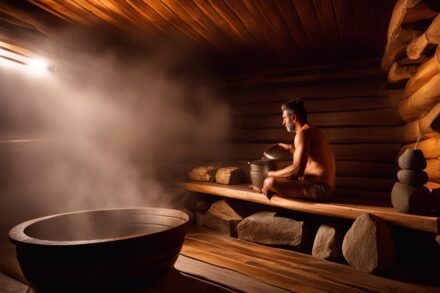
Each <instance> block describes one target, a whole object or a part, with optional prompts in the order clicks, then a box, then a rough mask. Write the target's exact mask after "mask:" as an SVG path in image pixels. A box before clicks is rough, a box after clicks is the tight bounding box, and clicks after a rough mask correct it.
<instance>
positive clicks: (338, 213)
mask: <svg viewBox="0 0 440 293" xmlns="http://www.w3.org/2000/svg"><path fill="white" fill-rule="evenodd" d="M178 186H179V187H181V188H183V189H185V190H187V191H192V192H198V193H205V194H212V195H219V196H224V197H228V198H235V199H240V200H245V201H251V202H256V203H260V204H264V205H270V206H274V207H280V208H284V209H289V210H294V211H299V212H304V213H310V214H317V215H323V216H330V217H337V218H345V219H356V218H357V217H359V216H360V215H362V214H365V213H369V214H373V215H376V216H378V217H380V218H382V219H384V220H386V221H388V222H390V223H393V224H396V225H399V226H403V227H407V228H411V229H415V230H421V231H426V232H430V233H434V234H439V231H440V217H431V216H421V215H413V214H403V213H399V212H397V211H396V210H395V209H394V208H393V207H391V206H384V205H382V206H380V205H372V204H364V203H362V204H359V203H356V204H355V203H346V202H331V203H317V202H310V201H305V200H300V199H291V198H284V197H281V196H276V195H275V196H273V197H272V198H271V199H270V200H269V199H267V198H266V197H265V196H264V195H263V194H259V193H256V192H253V191H251V190H249V189H248V187H247V185H221V184H218V183H208V182H191V181H190V182H181V183H178Z"/></svg>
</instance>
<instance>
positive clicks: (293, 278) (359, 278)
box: [181, 232, 435, 292]
mask: <svg viewBox="0 0 440 293" xmlns="http://www.w3.org/2000/svg"><path fill="white" fill-rule="evenodd" d="M181 254H183V255H185V256H187V257H190V258H194V259H197V260H200V261H203V262H206V263H209V264H212V265H216V266H219V267H223V268H225V269H228V270H231V271H235V272H239V273H241V274H245V275H248V276H252V277H253V278H255V279H258V280H259V281H260V282H263V283H266V284H269V285H272V286H276V287H279V288H283V289H286V290H289V291H294V292H398V291H399V292H400V291H402V292H431V291H432V290H435V288H431V287H427V286H415V285H412V284H409V283H403V282H399V281H394V280H389V279H385V278H383V277H379V276H375V275H370V274H367V273H362V272H358V271H356V270H355V269H353V268H352V267H350V266H347V265H342V264H337V263H332V262H328V261H324V260H320V259H317V258H314V257H312V256H310V255H306V254H301V253H298V252H294V251H289V250H285V249H279V248H274V247H268V246H263V245H259V244H255V243H251V242H247V241H242V240H238V239H235V238H231V237H227V236H221V235H215V234H207V233H204V232H193V233H188V234H187V236H186V240H185V242H184V245H183V248H182V252H181Z"/></svg>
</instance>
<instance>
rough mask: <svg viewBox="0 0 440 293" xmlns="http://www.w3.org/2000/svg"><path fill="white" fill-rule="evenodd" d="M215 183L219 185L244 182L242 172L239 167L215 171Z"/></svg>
mask: <svg viewBox="0 0 440 293" xmlns="http://www.w3.org/2000/svg"><path fill="white" fill-rule="evenodd" d="M215 181H216V182H217V183H220V184H240V183H242V182H243V181H244V172H243V170H242V169H241V168H239V167H222V168H220V169H218V170H217V173H216V174H215Z"/></svg>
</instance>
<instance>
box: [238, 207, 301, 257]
mask: <svg viewBox="0 0 440 293" xmlns="http://www.w3.org/2000/svg"><path fill="white" fill-rule="evenodd" d="M237 233H238V238H239V239H242V240H246V241H251V242H256V243H261V244H267V245H287V246H291V247H294V248H303V247H304V246H305V244H306V241H307V240H308V237H309V230H308V227H307V225H306V223H305V221H298V220H295V219H291V218H288V217H283V216H279V215H278V214H277V213H276V212H258V213H255V214H253V215H251V216H249V217H247V218H245V219H244V220H243V221H241V222H240V224H239V225H238V226H237Z"/></svg>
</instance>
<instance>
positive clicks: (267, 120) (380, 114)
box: [232, 102, 404, 128]
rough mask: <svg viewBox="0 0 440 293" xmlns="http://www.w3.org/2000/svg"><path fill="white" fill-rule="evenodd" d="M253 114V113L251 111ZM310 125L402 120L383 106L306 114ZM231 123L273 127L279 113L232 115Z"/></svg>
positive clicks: (390, 123)
mask: <svg viewBox="0 0 440 293" xmlns="http://www.w3.org/2000/svg"><path fill="white" fill-rule="evenodd" d="M306 103H307V102H306ZM251 114H253V113H251ZM371 117H375V119H371ZM308 120H309V122H310V124H311V125H313V126H317V127H322V126H324V127H331V126H336V127H337V126H400V125H403V123H404V122H403V120H402V119H401V118H400V117H399V114H398V113H397V111H396V109H393V108H384V109H373V110H364V111H362V110H361V111H351V112H338V111H335V112H330V113H312V114H309V115H308ZM232 122H233V125H234V126H235V127H238V128H253V127H259V128H275V127H280V125H281V123H282V121H281V115H280V113H277V114H275V115H270V116H263V115H261V116H259V117H258V118H256V117H255V116H238V113H237V116H234V117H233V120H232Z"/></svg>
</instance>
